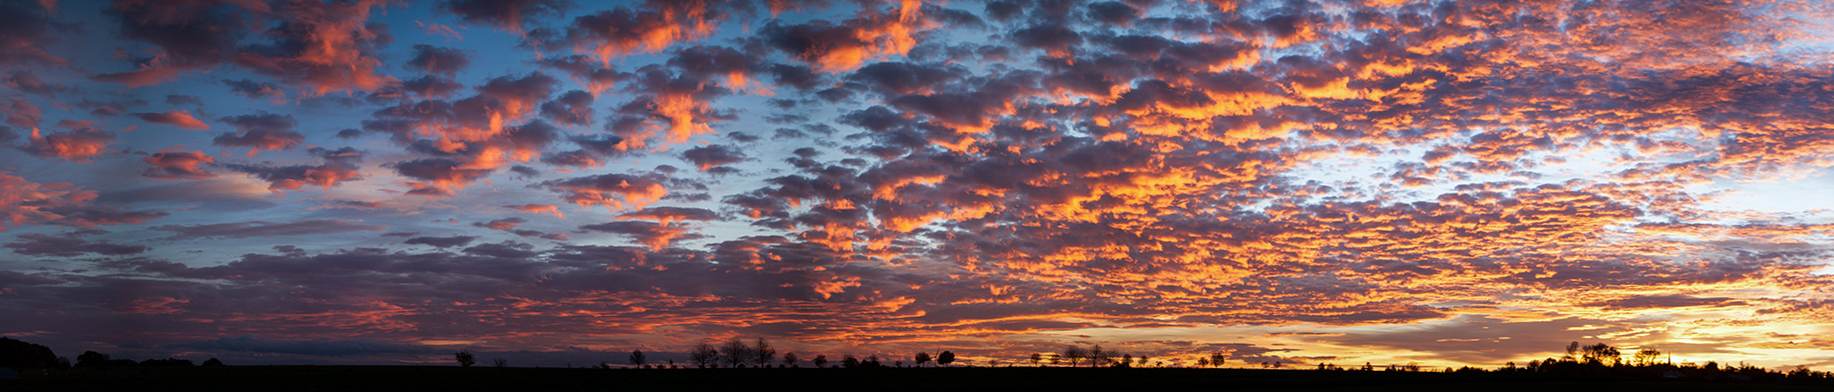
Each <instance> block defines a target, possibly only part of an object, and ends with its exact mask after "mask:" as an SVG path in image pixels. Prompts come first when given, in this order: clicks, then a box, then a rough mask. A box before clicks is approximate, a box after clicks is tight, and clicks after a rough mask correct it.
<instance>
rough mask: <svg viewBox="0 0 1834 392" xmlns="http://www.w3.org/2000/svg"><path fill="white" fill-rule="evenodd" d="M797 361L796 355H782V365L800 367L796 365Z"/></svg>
mask: <svg viewBox="0 0 1834 392" xmlns="http://www.w3.org/2000/svg"><path fill="white" fill-rule="evenodd" d="M799 360H800V359H798V358H796V353H783V364H784V365H789V366H790V367H800V366H797V365H796V361H799Z"/></svg>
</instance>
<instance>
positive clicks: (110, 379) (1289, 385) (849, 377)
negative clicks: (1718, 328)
mask: <svg viewBox="0 0 1834 392" xmlns="http://www.w3.org/2000/svg"><path fill="white" fill-rule="evenodd" d="M1575 389H1587V390H1624V391H1644V390H1647V391H1657V390H1659V391H1733V390H1736V391H1826V390H1830V389H1834V388H1831V387H1830V386H1827V385H1821V386H1807V385H1786V384H1764V383H1723V382H1705V381H1674V380H1643V379H1624V378H1577V379H1547V378H1539V377H1534V376H1527V375H1506V374H1442V373H1401V372H1320V371H1308V370H1242V369H1088V368H1083V369H1068V368H1020V367H1013V368H949V369H935V368H925V369H810V368H801V369H675V370H663V369H615V370H597V369H564V368H501V369H499V368H490V367H472V368H459V367H436V366H421V367H415V366H225V367H209V368H206V367H189V368H117V369H112V370H109V371H107V372H99V373H98V372H88V373H84V372H75V371H73V372H71V373H69V374H65V375H56V374H52V375H40V374H37V372H36V371H27V372H26V375H25V378H22V379H17V380H0V391H8V392H10V391H111V392H118V391H136V392H138V391H185V392H199V391H370V390H374V391H402V390H442V391H522V390H542V391H556V390H567V391H684V390H731V391H747V392H750V391H777V390H782V391H801V392H820V391H928V392H953V391H1071V390H1076V391H1324V390H1332V391H1346V390H1349V391H1442V390H1443V391H1482V392H1507V391H1534V392H1549V391H1564V390H1575Z"/></svg>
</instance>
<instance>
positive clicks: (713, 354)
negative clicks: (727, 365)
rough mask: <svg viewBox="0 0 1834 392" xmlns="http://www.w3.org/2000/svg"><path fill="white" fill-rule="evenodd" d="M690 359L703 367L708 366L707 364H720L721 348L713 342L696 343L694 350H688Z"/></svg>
mask: <svg viewBox="0 0 1834 392" xmlns="http://www.w3.org/2000/svg"><path fill="white" fill-rule="evenodd" d="M688 360H690V361H694V364H695V365H698V366H700V367H703V368H705V367H707V365H715V366H718V365H719V361H720V349H718V348H715V347H713V345H711V344H707V342H701V343H700V344H696V345H694V349H693V350H689V351H688Z"/></svg>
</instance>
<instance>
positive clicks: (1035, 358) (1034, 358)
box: [1030, 353, 1044, 367]
mask: <svg viewBox="0 0 1834 392" xmlns="http://www.w3.org/2000/svg"><path fill="white" fill-rule="evenodd" d="M1030 359H1031V360H1032V367H1038V361H1040V360H1044V355H1041V354H1038V353H1032V357H1031V358H1030Z"/></svg>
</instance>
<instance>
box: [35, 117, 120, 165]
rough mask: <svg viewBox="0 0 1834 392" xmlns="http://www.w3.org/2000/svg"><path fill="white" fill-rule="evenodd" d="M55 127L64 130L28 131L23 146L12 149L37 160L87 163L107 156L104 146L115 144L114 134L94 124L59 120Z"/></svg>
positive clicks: (106, 147)
mask: <svg viewBox="0 0 1834 392" xmlns="http://www.w3.org/2000/svg"><path fill="white" fill-rule="evenodd" d="M9 120H10V119H9ZM57 127H58V128H64V129H66V130H65V131H53V132H40V131H39V130H38V128H32V135H31V136H29V137H28V138H27V139H26V144H23V145H18V146H15V147H14V148H16V149H18V150H19V151H22V152H25V153H26V154H31V155H32V156H35V157H39V158H46V159H52V158H55V159H62V160H66V161H71V162H76V163H90V162H92V161H94V158H96V157H98V156H101V155H102V154H105V153H107V152H108V144H109V143H113V142H114V141H115V134H114V133H113V132H108V131H103V130H102V129H101V128H99V127H96V123H95V121H75V120H59V121H58V122H57Z"/></svg>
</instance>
